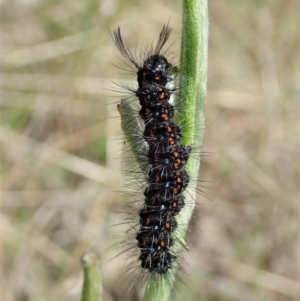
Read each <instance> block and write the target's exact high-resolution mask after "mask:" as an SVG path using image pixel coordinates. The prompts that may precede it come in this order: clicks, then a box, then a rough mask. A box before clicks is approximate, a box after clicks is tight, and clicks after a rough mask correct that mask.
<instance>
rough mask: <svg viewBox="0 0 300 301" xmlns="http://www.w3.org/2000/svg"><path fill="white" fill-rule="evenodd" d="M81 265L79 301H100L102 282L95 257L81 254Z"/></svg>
mask: <svg viewBox="0 0 300 301" xmlns="http://www.w3.org/2000/svg"><path fill="white" fill-rule="evenodd" d="M81 264H82V267H83V274H84V282H83V288H82V296H81V301H101V300H102V282H101V275H100V269H99V266H98V262H97V259H96V257H95V255H94V254H91V253H86V254H83V256H82V258H81Z"/></svg>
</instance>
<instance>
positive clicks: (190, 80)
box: [119, 0, 208, 301]
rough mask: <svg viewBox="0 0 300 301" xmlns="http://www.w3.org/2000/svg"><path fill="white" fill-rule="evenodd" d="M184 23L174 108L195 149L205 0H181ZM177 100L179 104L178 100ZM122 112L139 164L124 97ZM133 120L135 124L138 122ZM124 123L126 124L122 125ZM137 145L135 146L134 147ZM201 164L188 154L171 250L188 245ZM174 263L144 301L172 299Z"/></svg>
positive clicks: (201, 120) (199, 134)
mask: <svg viewBox="0 0 300 301" xmlns="http://www.w3.org/2000/svg"><path fill="white" fill-rule="evenodd" d="M182 24H183V27H182V42H181V65H180V66H181V69H180V74H181V76H180V83H179V86H180V87H181V89H180V92H179V95H177V98H176V100H177V101H176V102H177V106H176V103H175V108H176V116H175V120H176V122H177V124H181V126H182V129H183V130H182V144H183V145H190V146H192V147H193V149H194V150H196V151H199V150H200V149H201V145H202V139H203V129H204V124H205V103H206V89H207V88H206V86H207V48H208V8H207V0H184V1H183V22H182ZM179 103H180V104H179ZM119 111H120V114H121V124H122V129H123V131H124V134H125V137H126V138H127V141H128V143H129V146H130V148H131V150H132V151H133V153H134V154H135V156H136V159H137V161H138V163H139V164H142V163H143V162H142V160H140V154H141V151H143V150H142V149H141V148H143V147H144V146H143V141H142V138H141V141H139V142H137V141H136V139H137V138H136V136H134V137H132V127H128V120H131V121H132V120H134V119H135V118H136V117H135V116H136V113H134V110H132V109H131V108H130V105H128V103H126V102H125V101H124V100H122V102H121V106H119ZM132 122H133V127H134V128H137V129H138V128H139V127H140V125H138V124H135V122H134V121H132ZM123 124H127V126H123ZM137 146H139V147H138V149H137ZM199 168H200V158H196V156H190V158H189V160H188V163H187V166H186V170H187V172H188V173H189V175H190V182H191V183H192V184H193V183H194V187H193V185H192V184H191V185H189V186H190V187H192V188H189V189H187V193H186V194H185V196H186V199H185V200H186V203H188V204H189V206H185V207H184V209H183V210H182V211H181V212H180V214H179V215H178V216H177V217H176V219H177V222H178V228H177V229H176V231H175V232H174V234H173V235H174V246H172V251H173V252H174V253H175V254H179V253H180V252H181V251H182V249H183V248H187V246H186V243H185V240H184V237H185V234H186V231H187V227H188V224H189V221H190V219H191V217H192V214H193V210H194V206H195V199H196V190H195V183H197V178H198V177H197V175H198V170H199ZM177 265H178V264H177V263H174V264H173V266H172V269H169V271H168V277H164V276H161V275H153V276H152V277H151V278H150V280H149V283H148V285H147V288H146V292H145V295H144V299H143V300H144V301H157V300H160V301H168V300H171V294H172V291H173V284H174V281H175V279H176V270H177Z"/></svg>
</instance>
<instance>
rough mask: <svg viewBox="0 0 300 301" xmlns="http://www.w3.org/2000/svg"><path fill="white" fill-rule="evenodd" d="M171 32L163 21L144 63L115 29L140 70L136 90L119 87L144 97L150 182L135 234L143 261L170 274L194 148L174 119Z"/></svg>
mask: <svg viewBox="0 0 300 301" xmlns="http://www.w3.org/2000/svg"><path fill="white" fill-rule="evenodd" d="M170 33H171V28H170V27H169V26H168V25H164V26H163V28H162V30H161V32H160V35H159V38H158V41H157V43H156V46H155V47H150V49H148V51H147V52H145V54H144V57H143V59H142V62H141V63H138V62H137V60H136V59H135V58H134V56H133V55H132V53H131V52H130V50H129V49H128V48H127V47H126V45H125V44H124V41H123V38H122V36H121V31H120V28H119V27H118V28H117V29H116V30H114V31H113V33H112V37H113V41H114V43H115V45H116V46H117V48H118V49H119V51H120V52H121V54H122V55H123V56H124V57H125V59H126V60H127V62H128V63H129V65H130V67H132V68H133V69H134V70H136V75H137V84H138V86H137V88H136V89H132V88H129V87H127V86H126V85H124V84H120V86H121V87H123V88H125V89H127V90H129V91H130V92H131V93H133V94H134V96H135V98H137V99H138V101H139V104H140V110H139V116H140V118H141V119H142V123H143V133H142V138H143V140H144V143H145V144H146V145H147V147H146V149H147V150H146V153H145V157H146V158H147V165H148V169H147V172H146V185H145V186H146V187H144V189H143V190H144V201H143V204H142V206H141V208H140V209H139V212H138V227H137V229H136V234H135V239H136V246H137V247H138V249H139V255H138V259H139V262H140V263H139V265H140V267H141V268H142V269H144V270H145V271H148V272H149V273H150V274H151V275H152V274H157V275H166V274H167V273H168V272H169V270H170V269H172V268H173V267H174V262H175V261H176V259H177V257H178V256H177V254H175V252H174V251H173V249H172V246H173V245H174V240H175V234H176V229H177V227H178V222H177V220H176V216H177V215H178V213H179V212H180V211H181V210H182V209H183V208H184V206H185V196H184V194H183V193H184V191H185V189H186V188H187V186H188V184H189V182H190V179H189V175H188V173H187V172H186V170H185V166H186V163H187V161H188V159H189V155H190V152H191V150H192V148H191V146H183V145H182V143H181V129H180V127H179V126H178V125H176V124H175V121H174V106H173V104H172V100H171V98H172V97H173V95H174V94H175V92H176V87H174V72H173V71H174V68H175V67H174V66H172V65H171V64H170V63H169V61H168V60H167V58H166V56H165V55H166V54H165V53H166V52H164V51H163V47H164V45H165V44H166V42H167V40H168V39H169V36H170Z"/></svg>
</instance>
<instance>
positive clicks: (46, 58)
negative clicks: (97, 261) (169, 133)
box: [0, 0, 300, 301]
mask: <svg viewBox="0 0 300 301" xmlns="http://www.w3.org/2000/svg"><path fill="white" fill-rule="evenodd" d="M0 9H1V11H0V15H1V48H2V49H1V126H0V144H1V190H2V191H1V200H0V206H1V212H0V295H1V300H5V301H13V300H15V301H27V300H28V301H29V300H30V301H46V300H49V301H57V300H65V301H67V300H68V301H71V300H72V301H73V300H74V301H75V300H79V299H80V289H81V284H82V271H81V267H80V263H79V262H80V256H81V255H82V254H83V253H84V252H86V251H90V250H92V251H94V252H95V253H96V254H98V255H99V256H100V257H101V258H103V261H104V262H103V264H102V271H103V281H104V288H105V291H104V296H103V300H104V301H111V300H117V296H119V295H120V290H119V286H118V284H117V278H118V275H119V273H120V266H121V265H122V262H121V261H120V260H121V259H120V258H119V259H116V260H113V261H112V262H109V263H105V262H106V261H107V260H108V259H109V258H110V257H111V256H112V252H113V251H114V250H112V249H108V247H109V245H110V244H111V240H110V238H111V236H112V235H113V232H114V228H110V227H109V226H110V225H112V224H114V223H115V222H116V221H117V217H116V216H115V214H114V213H113V211H114V210H115V208H116V207H118V205H119V204H122V203H123V202H124V200H123V198H122V195H121V194H119V193H117V192H116V191H117V190H120V183H121V180H122V175H121V173H120V160H119V157H120V148H121V143H120V140H115V138H116V137H117V133H118V131H119V119H118V118H113V117H114V116H118V114H117V111H116V108H115V105H110V104H112V103H114V102H116V101H117V100H118V99H119V98H120V96H119V95H117V96H116V95H114V96H113V93H112V92H111V91H107V90H105V89H109V88H111V87H113V85H112V84H111V83H110V81H111V80H112V81H114V80H116V79H117V78H118V77H119V75H118V73H120V72H119V71H118V69H116V68H115V67H114V66H113V63H116V64H119V63H118V61H117V59H116V55H117V50H116V49H115V47H114V45H113V43H112V41H111V38H110V35H109V30H108V28H115V27H116V25H117V24H120V25H122V27H123V29H124V34H125V36H126V39H127V40H128V43H129V44H131V45H133V47H134V45H135V44H134V43H135V42H136V41H137V40H138V41H139V45H144V43H145V42H146V41H151V40H152V38H153V37H155V36H157V33H158V32H159V30H160V28H161V26H162V24H163V23H164V22H167V21H168V19H169V18H170V17H171V20H170V25H171V26H172V27H173V28H174V32H173V34H172V38H171V40H173V41H174V40H175V44H174V52H176V53H177V55H178V48H179V47H178V45H179V41H180V26H181V25H180V23H181V1H171V0H169V1H153V0H144V1H137V0H135V1H134V0H131V1H120V0H119V1H117V0H114V1H113V0H103V1H96V0H88V1H71V0H63V1H51V0H32V1H29V0H28V1H21V0H15V1H10V0H6V1H5V0H3V1H1V3H0ZM209 11H210V37H209V41H210V42H209V43H210V44H209V72H208V103H207V121H206V125H207V129H206V131H205V141H204V151H205V152H209V153H210V156H209V157H205V161H206V162H207V163H208V164H207V163H203V164H202V166H201V173H200V175H201V178H202V179H204V180H207V181H209V183H208V186H209V189H206V190H205V192H206V194H207V195H208V196H209V198H210V199H211V200H208V199H206V198H204V197H202V196H199V197H198V204H199V206H198V209H197V212H196V215H197V216H200V218H199V219H197V220H195V222H194V223H193V224H192V225H191V232H192V235H190V236H189V238H188V241H189V245H190V248H191V252H190V253H189V254H185V259H186V261H187V263H188V265H186V266H185V269H186V272H187V274H188V275H189V278H188V289H187V288H186V287H182V288H181V291H182V293H183V296H184V299H185V300H195V301H196V300H197V301H198V300H201V301H205V300H210V301H212V300H216V301H217V300H221V301H225V300H226V301H229V300H230V301H231V300H238V301H267V300H269V301H271V300H272V301H273V300H274V301H287V300H296V299H297V294H299V288H298V286H297V284H298V281H299V256H298V254H299V251H300V250H299V102H297V101H299V99H297V96H299V94H297V93H299V70H298V69H297V67H299V60H298V56H297V54H298V53H297V51H299V40H298V38H297V37H298V34H299V5H297V1H293V0H266V1H239V0H226V1H223V0H211V1H209ZM130 33H132V34H131V35H130ZM199 229H201V231H200V230H199ZM181 298H182V295H180V294H179V299H181ZM123 300H125V299H123ZM126 300H129V299H126ZM131 300H132V299H131Z"/></svg>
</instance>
